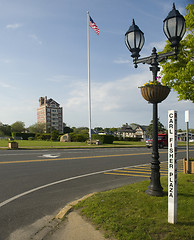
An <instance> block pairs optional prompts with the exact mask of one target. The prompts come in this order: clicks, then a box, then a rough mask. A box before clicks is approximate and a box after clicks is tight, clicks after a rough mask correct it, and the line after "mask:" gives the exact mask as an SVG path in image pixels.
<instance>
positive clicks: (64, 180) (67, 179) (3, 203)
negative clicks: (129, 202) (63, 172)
mask: <svg viewBox="0 0 194 240" xmlns="http://www.w3.org/2000/svg"><path fill="white" fill-rule="evenodd" d="M143 165H147V164H141V165H137V166H143ZM133 167H135V166H133ZM123 168H126V167H121V168H115V169H110V170H104V171H99V172H93V173H88V174H83V175H80V176H75V177H71V178H66V179H62V180H59V181H56V182H52V183H48V184H45V185H43V186H40V187H37V188H33V189H31V190H29V191H26V192H23V193H21V194H18V195H16V196H14V197H12V198H9V199H7V200H5V201H4V202H1V203H0V208H1V207H3V206H5V205H6V204H8V203H10V202H13V201H14V200H16V199H18V198H21V197H23V196H25V195H28V194H30V193H33V192H36V191H38V190H41V189H43V188H47V187H50V186H53V185H56V184H59V183H63V182H68V181H71V180H75V179H78V178H84V177H89V176H93V175H97V174H101V173H105V172H111V171H115V170H120V169H123Z"/></svg>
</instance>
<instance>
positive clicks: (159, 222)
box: [76, 173, 194, 240]
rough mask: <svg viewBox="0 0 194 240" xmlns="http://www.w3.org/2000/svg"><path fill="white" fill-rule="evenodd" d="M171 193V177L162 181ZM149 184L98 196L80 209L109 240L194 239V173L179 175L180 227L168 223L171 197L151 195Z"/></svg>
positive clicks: (93, 197)
mask: <svg viewBox="0 0 194 240" xmlns="http://www.w3.org/2000/svg"><path fill="white" fill-rule="evenodd" d="M161 184H162V186H163V188H164V191H165V192H166V193H167V177H162V178H161ZM148 185H149V181H144V182H139V183H135V184H130V185H127V186H124V187H121V188H118V189H114V190H111V191H107V192H102V193H97V194H95V195H93V196H92V197H90V198H88V199H86V200H84V201H82V202H81V203H79V204H78V205H77V206H76V209H79V210H80V211H81V213H82V214H83V215H85V216H86V217H87V218H88V219H89V220H90V221H92V222H93V223H94V224H95V225H96V227H97V228H99V229H103V230H104V231H105V236H106V237H113V238H116V239H119V240H129V239H132V240H139V239H141V240H148V239H152V240H156V239H157V240H164V239H166V240H167V239H169V240H191V239H194V214H193V207H194V174H183V173H179V174H178V201H177V204H178V205H177V220H178V222H177V224H169V223H168V198H167V196H164V197H153V196H148V195H147V194H146V193H145V190H146V189H147V186H148Z"/></svg>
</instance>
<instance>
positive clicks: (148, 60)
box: [133, 47, 178, 67]
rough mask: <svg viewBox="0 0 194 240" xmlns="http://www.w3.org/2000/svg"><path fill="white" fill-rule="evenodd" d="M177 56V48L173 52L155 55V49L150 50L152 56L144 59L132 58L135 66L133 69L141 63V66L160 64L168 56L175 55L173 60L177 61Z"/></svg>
mask: <svg viewBox="0 0 194 240" xmlns="http://www.w3.org/2000/svg"><path fill="white" fill-rule="evenodd" d="M177 54H178V48H176V47H175V48H173V51H171V52H167V53H160V54H157V51H156V48H153V50H152V55H151V56H149V57H144V58H139V59H138V58H134V59H133V63H134V64H135V67H137V64H139V63H143V64H145V63H146V64H149V65H155V64H157V65H158V63H159V62H161V61H162V60H164V59H167V58H168V57H170V56H174V55H175V59H177Z"/></svg>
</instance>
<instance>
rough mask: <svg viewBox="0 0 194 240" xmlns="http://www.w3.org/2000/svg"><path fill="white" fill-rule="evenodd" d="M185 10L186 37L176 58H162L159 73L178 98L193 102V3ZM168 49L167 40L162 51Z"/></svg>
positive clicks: (168, 43) (169, 49) (170, 49)
mask: <svg viewBox="0 0 194 240" xmlns="http://www.w3.org/2000/svg"><path fill="white" fill-rule="evenodd" d="M186 10H187V14H186V16H185V21H186V27H187V29H186V34H185V35H186V37H185V39H184V40H182V41H181V42H180V46H179V54H178V60H175V59H174V57H170V58H169V59H168V60H164V61H163V62H162V63H161V66H162V71H161V74H162V83H164V84H165V85H168V86H169V87H171V88H172V89H174V90H175V91H177V93H178V98H179V100H190V101H192V102H194V61H193V56H194V54H193V53H194V4H188V5H187V7H186ZM168 51H172V48H171V47H170V42H169V41H167V44H166V46H165V47H164V50H163V52H168Z"/></svg>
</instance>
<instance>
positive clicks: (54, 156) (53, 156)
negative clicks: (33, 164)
mask: <svg viewBox="0 0 194 240" xmlns="http://www.w3.org/2000/svg"><path fill="white" fill-rule="evenodd" d="M59 156H60V155H51V154H44V155H42V156H40V157H45V158H57V157H59Z"/></svg>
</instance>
